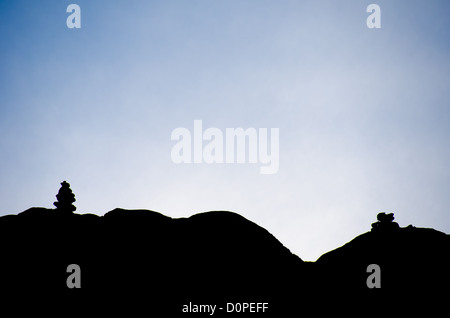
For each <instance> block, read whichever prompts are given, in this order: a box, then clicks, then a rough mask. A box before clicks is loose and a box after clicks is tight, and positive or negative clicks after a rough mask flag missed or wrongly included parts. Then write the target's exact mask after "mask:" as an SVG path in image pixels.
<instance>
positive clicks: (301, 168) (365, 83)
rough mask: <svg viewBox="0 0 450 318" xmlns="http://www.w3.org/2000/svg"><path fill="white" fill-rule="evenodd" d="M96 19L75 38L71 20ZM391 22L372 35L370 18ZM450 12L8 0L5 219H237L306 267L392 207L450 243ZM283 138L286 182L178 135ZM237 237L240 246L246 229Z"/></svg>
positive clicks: (1, 16) (0, 61) (1, 36)
mask: <svg viewBox="0 0 450 318" xmlns="http://www.w3.org/2000/svg"><path fill="white" fill-rule="evenodd" d="M70 3H76V4H78V5H79V6H80V8H81V28H80V29H69V28H67V26H66V19H67V17H68V16H69V13H67V12H66V8H67V6H68V5H69V4H70ZM371 3H376V4H378V5H379V6H380V8H381V29H369V28H368V27H367V25H366V19H367V17H368V16H369V13H367V12H366V8H367V6H368V5H369V4H371ZM449 12H450V2H449V1H444V0H443V1H425V0H421V1H411V0H407V1H406V0H404V1H400V0H389V1H375V0H374V1H356V0H347V1H324V0H311V1H302V0H295V1H294V0H292V1H286V0H281V1H264V0H253V1H246V0H239V1H238V0H233V1H231V0H226V1H218V0H217V1H216V0H208V1H206V0H202V1H200V0H199V1H191V0H189V1H187V0H183V1H181V0H180V1H167V0H166V1H144V0H140V1H138V0H136V1H132V0H126V1H125V0H123V1H95V0H89V1H84V0H74V1H73V2H71V1H61V0H54V1H18V0H15V1H12V0H11V1H0V202H1V207H0V215H4V214H17V213H19V212H22V211H24V210H25V209H27V208H30V207H32V206H42V207H48V208H51V207H53V202H54V201H55V195H56V193H57V192H58V190H59V187H60V182H62V181H63V180H67V181H68V182H69V183H70V184H71V188H72V190H73V191H74V193H75V195H76V199H77V202H76V203H75V205H76V206H77V211H76V212H77V213H95V214H99V215H103V214H104V213H106V212H108V211H110V210H112V209H114V208H116V207H122V208H128V209H133V208H145V209H151V210H155V211H159V212H161V213H163V214H166V215H168V216H171V217H185V216H190V215H192V214H194V213H198V212H204V211H210V210H231V211H235V212H238V213H240V214H242V215H243V216H245V217H246V218H248V219H249V220H252V221H254V222H255V223H257V224H259V225H261V226H263V227H264V228H266V229H267V230H269V231H270V232H271V233H272V234H273V235H274V236H275V237H277V238H278V239H279V240H280V241H281V242H282V243H283V244H284V245H285V246H286V247H288V248H289V249H290V250H291V251H292V252H294V253H296V254H297V255H298V256H299V257H301V258H302V259H304V260H315V259H317V257H319V256H320V255H321V254H323V253H324V252H327V251H329V250H332V249H334V248H337V247H338V246H341V245H342V244H344V243H346V242H347V241H349V240H350V239H352V238H354V237H355V236H356V235H359V234H361V233H363V232H366V231H368V230H370V224H371V223H372V222H374V221H376V215H377V213H378V212H380V211H386V212H394V213H395V216H396V221H398V222H399V224H400V225H401V226H407V225H409V224H413V225H415V226H419V227H433V228H436V229H438V230H440V231H443V232H447V233H450V216H449V211H450V193H449V191H450V169H449V162H450V142H449V140H448V138H449V137H450V126H449V122H450V117H449V116H450V109H449V107H450V87H449V86H450V85H449V84H450V59H449V57H450V55H449V53H450V40H449V39H450V34H449V31H450V21H449V19H448V13H449ZM194 120H202V123H203V127H204V129H206V128H209V127H217V128H219V129H220V130H222V131H224V132H225V130H226V128H237V127H242V128H249V127H254V128H256V129H259V128H268V129H270V128H278V129H279V134H280V137H279V155H280V161H279V170H278V172H277V173H276V174H269V175H264V174H260V166H261V165H260V164H259V163H258V164H249V163H246V164H206V163H203V164H175V163H173V161H172V159H171V149H172V147H173V146H174V145H175V144H176V142H174V141H172V140H171V133H172V131H173V130H174V129H175V128H177V127H185V128H188V129H189V130H191V131H193V125H194ZM230 235H233V231H232V229H230Z"/></svg>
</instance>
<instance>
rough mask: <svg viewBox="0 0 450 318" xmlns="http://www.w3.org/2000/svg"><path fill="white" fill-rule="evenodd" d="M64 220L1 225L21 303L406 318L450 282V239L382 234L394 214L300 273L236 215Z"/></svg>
mask: <svg viewBox="0 0 450 318" xmlns="http://www.w3.org/2000/svg"><path fill="white" fill-rule="evenodd" d="M63 187H64V188H65V189H67V188H69V187H68V186H66V185H65V186H63ZM69 189H70V188H69ZM67 197H70V198H71V196H67ZM58 200H59V201H58V202H60V201H61V199H60V198H58ZM62 201H64V200H62ZM69 201H70V200H68V201H66V202H69ZM60 212H61V211H58V209H56V210H51V209H44V208H31V209H29V210H27V211H24V212H22V213H19V214H18V215H7V216H3V217H0V240H1V242H2V249H1V252H2V262H0V281H1V288H2V290H4V291H7V294H8V295H10V296H15V297H13V299H14V300H19V302H20V304H23V303H27V304H30V303H33V302H36V303H39V304H52V305H53V306H58V307H60V308H71V310H77V309H79V310H80V312H83V311H85V310H86V309H88V310H89V311H90V312H92V313H94V312H97V311H98V312H99V314H102V315H105V314H117V313H118V312H121V311H123V312H124V313H127V315H128V316H130V313H131V315H132V313H136V314H142V313H149V314H152V315H156V316H161V317H163V316H170V317H172V316H183V315H184V314H182V313H181V308H182V306H183V304H188V303H189V302H194V303H197V304H208V303H209V304H216V305H217V306H218V307H223V308H226V303H227V302H267V303H269V311H268V312H266V313H265V314H264V315H263V316H266V317H268V316H274V317H283V316H300V315H308V314H314V313H316V314H317V313H318V312H320V315H321V316H322V315H331V314H336V313H340V312H341V311H340V310H339V308H342V313H344V312H345V313H349V312H352V308H353V309H354V310H355V312H357V311H358V310H359V308H371V311H372V312H373V311H374V310H375V311H376V310H377V309H379V310H380V311H381V312H383V310H384V311H386V310H388V311H389V313H392V312H395V310H396V309H398V310H400V309H401V310H402V314H405V312H406V313H407V312H408V310H407V309H408V308H409V307H408V302H411V301H415V302H417V304H424V303H425V304H429V303H431V302H433V303H434V302H436V303H437V305H436V304H435V307H436V308H440V309H442V308H443V307H439V304H440V301H441V299H440V296H441V295H442V294H441V291H442V288H443V286H444V287H445V286H447V284H448V283H450V279H449V274H448V268H449V266H450V260H449V251H450V242H449V237H448V235H446V234H444V233H441V232H438V231H435V230H433V229H424V228H416V227H413V226H408V227H406V228H400V227H399V228H397V229H396V230H393V231H392V230H383V228H384V226H385V225H386V224H390V223H393V222H392V221H393V215H391V216H390V215H383V214H381V215H379V217H378V220H379V221H378V222H380V224H382V225H381V227H380V226H378V227H379V229H380V228H381V229H382V230H379V229H378V230H372V231H370V232H367V233H364V234H362V235H360V236H358V237H356V238H355V239H353V240H352V241H350V242H349V243H347V244H345V245H343V246H342V247H340V248H338V249H336V250H334V251H331V252H328V253H326V254H324V255H323V256H321V257H320V258H319V259H318V260H317V261H316V262H304V261H302V260H301V259H300V258H299V257H298V256H296V255H294V254H292V253H291V252H290V251H289V249H287V248H286V247H284V246H283V245H282V244H281V243H280V242H279V241H278V240H277V239H276V238H275V237H274V236H273V235H271V234H270V233H269V232H268V231H266V230H265V229H263V228H262V227H260V226H258V225H257V224H255V223H253V222H251V221H249V220H247V219H246V218H244V217H242V216H240V215H239V214H236V213H232V212H226V211H216V212H205V213H199V214H195V215H193V216H191V217H188V218H179V219H174V218H170V217H167V216H165V215H163V214H161V213H158V212H154V211H148V210H124V209H115V210H113V211H110V212H108V213H106V214H105V215H104V216H98V215H95V214H75V213H70V214H71V217H60V215H61V214H60ZM388 226H389V225H388ZM70 264H77V265H78V266H79V267H80V269H81V288H79V289H77V288H73V289H71V288H68V286H67V284H66V279H67V278H68V276H69V275H70V273H67V271H66V269H67V267H68V265H70ZM370 264H377V265H379V267H380V268H381V288H380V289H369V288H367V285H366V280H367V277H368V275H369V274H368V273H367V271H366V269H367V267H368V265H370ZM386 299H394V301H386ZM4 303H8V302H6V301H5V302H4ZM11 303H14V302H11ZM444 304H445V303H444ZM372 307H373V308H372ZM27 308H33V310H34V308H35V307H33V306H28V307H27ZM405 310H406V311H405ZM235 314H236V315H237V316H245V314H242V313H239V314H238V313H235ZM260 314H262V313H260ZM214 315H215V316H217V315H218V316H225V317H229V316H230V315H231V316H233V314H231V313H227V312H225V311H217V312H216V313H215V314H214ZM254 315H255V316H259V314H256V313H255V314H254Z"/></svg>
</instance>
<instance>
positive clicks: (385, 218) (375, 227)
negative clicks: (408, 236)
mask: <svg viewBox="0 0 450 318" xmlns="http://www.w3.org/2000/svg"><path fill="white" fill-rule="evenodd" d="M377 220H378V222H375V223H372V231H395V230H397V229H399V228H400V226H399V225H398V223H397V222H393V221H394V213H389V214H386V213H384V212H381V213H378V215H377Z"/></svg>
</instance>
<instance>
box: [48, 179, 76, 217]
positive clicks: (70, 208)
mask: <svg viewBox="0 0 450 318" xmlns="http://www.w3.org/2000/svg"><path fill="white" fill-rule="evenodd" d="M56 199H57V200H58V201H56V202H54V203H53V205H54V206H56V209H57V210H58V212H60V213H64V214H71V213H72V212H74V211H75V210H76V209H77V208H76V207H75V206H74V205H73V204H72V203H74V202H75V201H76V200H75V195H74V194H73V193H72V189H70V184H69V183H67V182H66V181H63V182H61V188H60V189H59V191H58V194H57V195H56Z"/></svg>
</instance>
